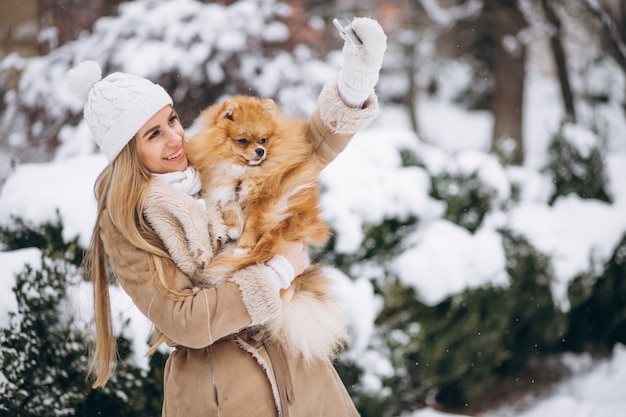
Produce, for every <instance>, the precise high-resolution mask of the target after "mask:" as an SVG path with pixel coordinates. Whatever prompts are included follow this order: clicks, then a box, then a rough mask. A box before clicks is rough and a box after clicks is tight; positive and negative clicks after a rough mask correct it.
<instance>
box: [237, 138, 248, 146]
mask: <svg viewBox="0 0 626 417" xmlns="http://www.w3.org/2000/svg"><path fill="white" fill-rule="evenodd" d="M237 142H238V143H239V144H240V145H247V144H248V138H241V139H239V140H238V141H237Z"/></svg>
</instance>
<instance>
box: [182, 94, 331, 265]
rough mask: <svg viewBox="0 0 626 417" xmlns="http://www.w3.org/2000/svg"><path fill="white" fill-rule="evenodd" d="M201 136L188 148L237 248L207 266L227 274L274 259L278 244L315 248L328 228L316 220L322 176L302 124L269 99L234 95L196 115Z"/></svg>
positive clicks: (208, 198) (326, 235)
mask: <svg viewBox="0 0 626 417" xmlns="http://www.w3.org/2000/svg"><path fill="white" fill-rule="evenodd" d="M200 123H201V125H200V132H201V133H199V134H197V135H195V136H193V137H192V138H191V139H190V140H189V141H188V142H187V143H186V145H185V146H186V149H185V150H186V152H187V155H188V158H189V161H190V163H191V165H192V166H193V167H194V168H196V170H197V171H198V172H199V173H200V176H201V179H202V185H203V189H204V190H206V192H207V193H208V195H206V196H205V200H207V201H208V202H209V203H211V204H213V205H215V206H216V207H217V208H218V209H219V210H220V211H221V212H222V215H223V218H224V222H225V224H226V226H227V230H228V238H229V239H231V240H237V244H236V248H235V249H234V250H230V251H225V252H222V253H221V254H220V255H218V256H217V257H216V258H214V259H213V261H212V262H211V265H210V268H211V270H212V271H214V272H221V273H222V274H226V275H228V273H229V272H233V271H235V270H238V269H241V268H243V267H245V266H248V265H252V264H254V263H257V262H266V261H268V260H270V259H271V258H272V257H273V256H274V255H276V253H277V247H278V244H279V243H280V240H281V239H284V240H288V241H303V242H305V243H307V244H310V245H315V246H320V245H323V244H324V243H326V242H327V240H328V238H329V229H328V225H327V224H326V222H324V221H323V220H322V219H321V217H320V214H321V209H320V205H319V180H318V175H319V173H320V170H321V163H320V162H319V160H318V158H317V156H316V155H315V151H314V149H313V146H312V145H311V143H310V141H309V140H308V138H307V137H306V131H305V128H304V123H303V121H301V120H299V119H297V118H294V117H290V116H287V115H285V114H284V113H282V112H281V111H280V109H279V108H278V106H277V105H276V104H275V103H274V102H273V101H272V100H270V99H260V98H257V97H248V96H236V97H234V98H232V99H229V100H227V101H225V102H223V103H220V104H216V105H214V106H211V107H209V108H208V109H206V110H205V111H203V112H202V113H201V115H200Z"/></svg>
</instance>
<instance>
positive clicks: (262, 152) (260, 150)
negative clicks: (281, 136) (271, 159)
mask: <svg viewBox="0 0 626 417" xmlns="http://www.w3.org/2000/svg"><path fill="white" fill-rule="evenodd" d="M254 152H256V156H257V157H259V158H262V157H263V155H265V149H263V148H256V149H255V150H254Z"/></svg>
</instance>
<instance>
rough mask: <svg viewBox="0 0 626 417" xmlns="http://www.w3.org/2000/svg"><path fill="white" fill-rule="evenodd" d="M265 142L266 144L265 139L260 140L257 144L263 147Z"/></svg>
mask: <svg viewBox="0 0 626 417" xmlns="http://www.w3.org/2000/svg"><path fill="white" fill-rule="evenodd" d="M265 142H267V139H265V138H261V140H259V143H260V144H261V145H264V144H265Z"/></svg>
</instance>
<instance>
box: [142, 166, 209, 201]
mask: <svg viewBox="0 0 626 417" xmlns="http://www.w3.org/2000/svg"><path fill="white" fill-rule="evenodd" d="M152 175H153V176H154V177H155V178H157V179H159V180H161V181H163V182H165V183H166V184H170V185H171V186H172V187H174V188H176V189H178V190H181V191H183V192H185V193H187V194H188V195H190V196H192V197H194V198H196V199H197V198H199V196H200V195H199V193H200V190H201V189H202V183H201V182H200V177H199V176H198V173H197V172H196V170H195V169H193V168H192V167H187V169H185V170H184V171H175V172H167V173H165V174H152Z"/></svg>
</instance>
